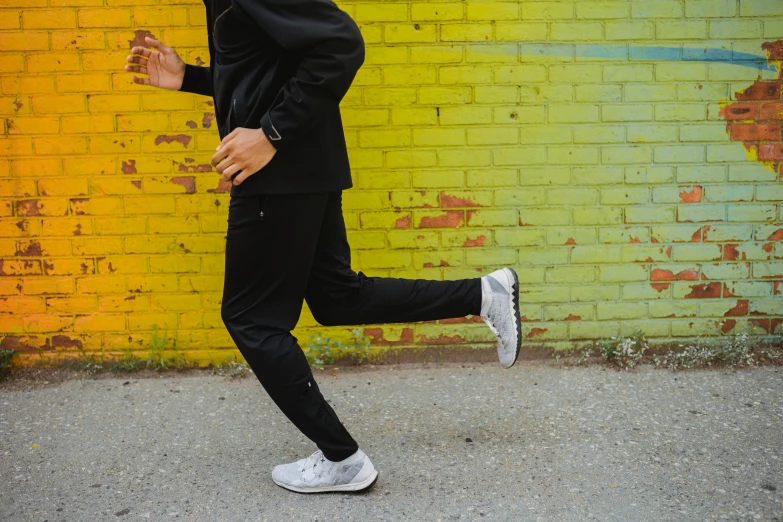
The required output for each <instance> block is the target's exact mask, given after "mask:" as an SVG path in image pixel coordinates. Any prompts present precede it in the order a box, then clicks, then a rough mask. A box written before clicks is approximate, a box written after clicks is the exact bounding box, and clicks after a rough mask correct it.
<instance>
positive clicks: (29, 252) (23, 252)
mask: <svg viewBox="0 0 783 522" xmlns="http://www.w3.org/2000/svg"><path fill="white" fill-rule="evenodd" d="M16 255H17V256H42V255H43V252H42V251H41V244H40V243H39V242H38V241H30V242H29V243H28V244H27V246H26V247H25V248H24V249H19V250H17V251H16Z"/></svg>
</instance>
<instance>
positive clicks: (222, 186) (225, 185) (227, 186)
mask: <svg viewBox="0 0 783 522" xmlns="http://www.w3.org/2000/svg"><path fill="white" fill-rule="evenodd" d="M230 190H231V182H230V181H225V180H224V179H223V178H218V185H217V187H215V188H213V189H207V192H209V193H211V194H220V193H225V192H229V191H230Z"/></svg>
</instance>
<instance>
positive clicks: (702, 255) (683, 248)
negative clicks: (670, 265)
mask: <svg viewBox="0 0 783 522" xmlns="http://www.w3.org/2000/svg"><path fill="white" fill-rule="evenodd" d="M722 255H723V252H722V249H721V247H720V245H674V247H673V248H672V260H674V261H716V260H718V259H720V258H721V257H722Z"/></svg>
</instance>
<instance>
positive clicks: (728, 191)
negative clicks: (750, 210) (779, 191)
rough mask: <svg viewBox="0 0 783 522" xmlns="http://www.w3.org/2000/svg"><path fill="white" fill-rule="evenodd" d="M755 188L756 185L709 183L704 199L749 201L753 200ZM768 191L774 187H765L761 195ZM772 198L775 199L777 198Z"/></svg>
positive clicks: (705, 188)
mask: <svg viewBox="0 0 783 522" xmlns="http://www.w3.org/2000/svg"><path fill="white" fill-rule="evenodd" d="M755 190H756V187H755V185H739V184H731V185H707V186H705V187H704V200H705V201H715V202H723V201H727V202H740V201H744V202H747V201H752V200H753V194H754V192H755ZM766 191H773V192H774V188H773V187H770V188H766V187H765V188H764V189H763V190H762V191H760V193H759V196H761V195H762V194H761V193H762V192H763V193H765V192H766ZM756 199H758V200H761V199H762V198H761V197H757V198H756ZM770 199H772V200H774V199H775V198H770ZM778 199H780V198H778Z"/></svg>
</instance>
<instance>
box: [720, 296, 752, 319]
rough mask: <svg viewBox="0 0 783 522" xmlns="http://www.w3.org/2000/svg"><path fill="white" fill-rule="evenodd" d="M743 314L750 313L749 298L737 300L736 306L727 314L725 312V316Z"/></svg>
mask: <svg viewBox="0 0 783 522" xmlns="http://www.w3.org/2000/svg"><path fill="white" fill-rule="evenodd" d="M742 315H748V300H747V299H739V300H737V304H736V305H735V306H734V308H731V309H730V310H728V311H727V312H726V313H725V314H723V316H724V317H739V316H742Z"/></svg>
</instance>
